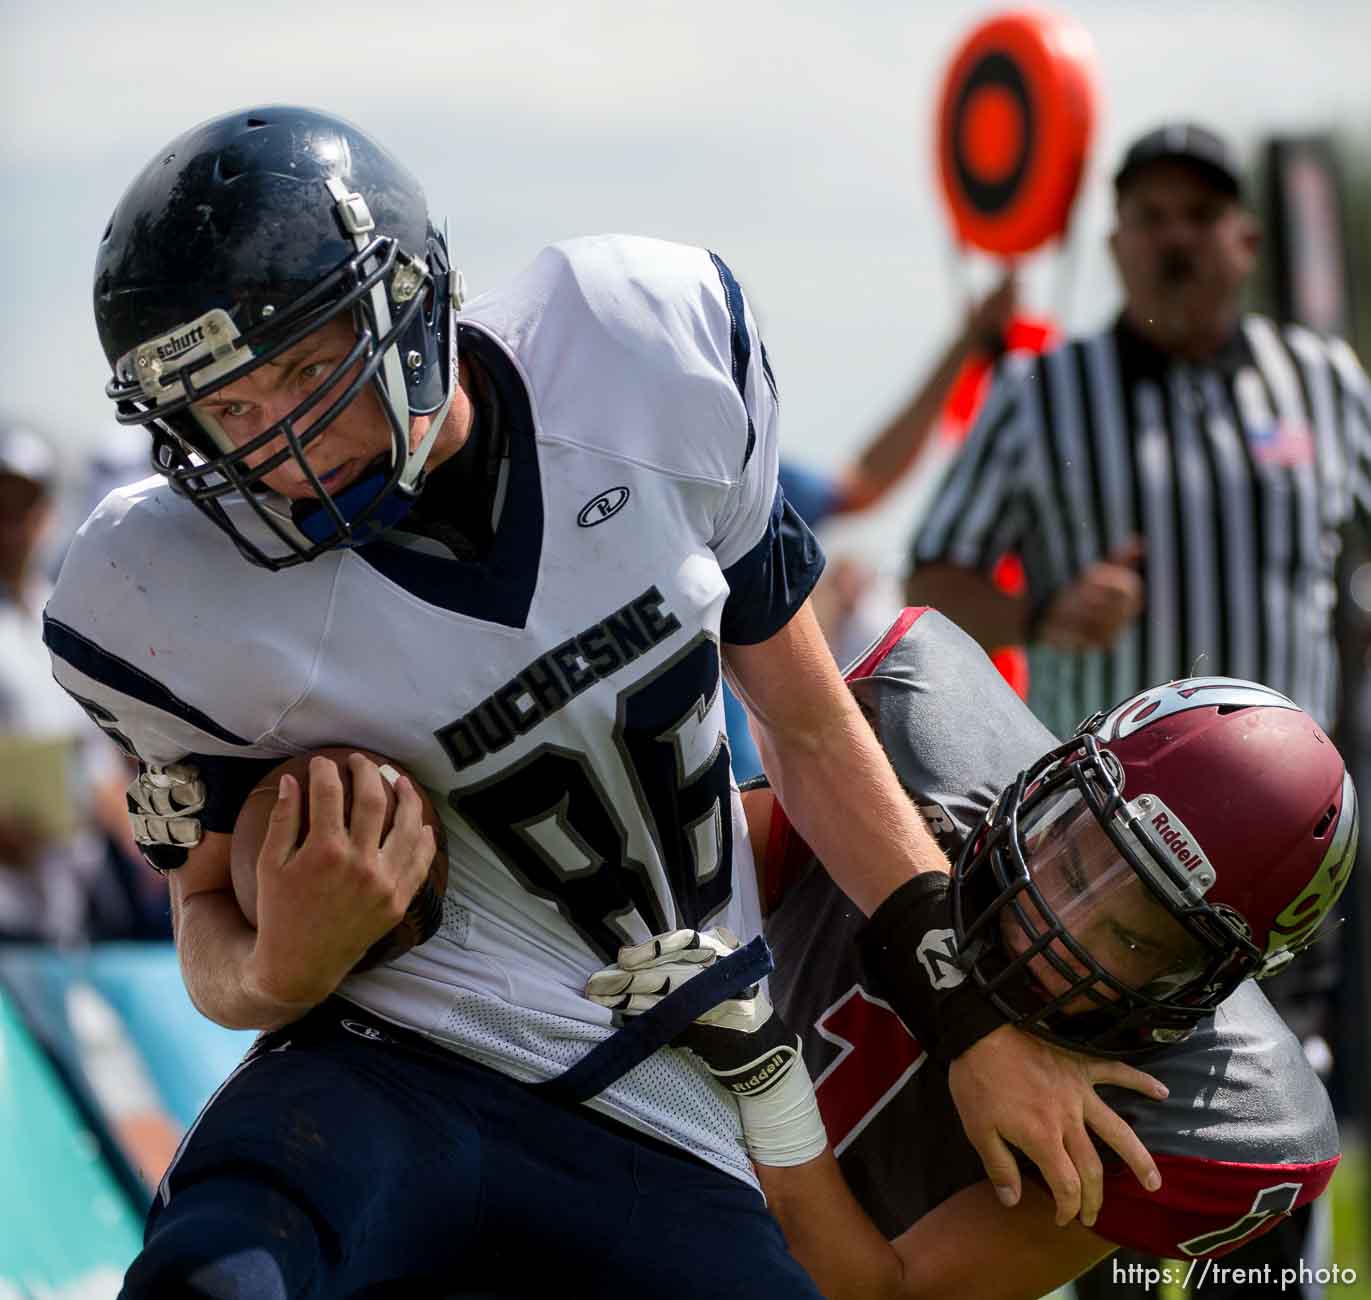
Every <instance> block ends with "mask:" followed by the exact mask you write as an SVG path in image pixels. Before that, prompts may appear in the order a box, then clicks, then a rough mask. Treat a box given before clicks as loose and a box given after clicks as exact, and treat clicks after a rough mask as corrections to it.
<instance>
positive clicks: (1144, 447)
mask: <svg viewBox="0 0 1371 1300" xmlns="http://www.w3.org/2000/svg"><path fill="white" fill-rule="evenodd" d="M1350 521H1355V522H1356V523H1358V524H1360V525H1361V526H1362V527H1363V528H1366V527H1367V525H1368V522H1369V521H1371V385H1369V384H1368V380H1367V377H1366V374H1365V372H1364V371H1363V370H1362V368H1361V366H1360V364H1359V363H1358V362H1357V359H1356V357H1355V356H1354V355H1353V353H1352V351H1351V349H1350V348H1348V346H1347V345H1346V344H1345V343H1343V342H1341V341H1339V340H1336V339H1334V340H1328V339H1324V338H1320V337H1319V336H1317V335H1315V334H1313V333H1311V332H1310V331H1308V330H1306V329H1303V328H1300V327H1297V326H1289V327H1279V326H1277V325H1275V324H1274V323H1272V322H1271V321H1269V320H1267V319H1266V318H1264V317H1262V316H1256V315H1249V316H1245V317H1244V318H1243V320H1242V323H1241V328H1240V329H1239V330H1238V331H1237V332H1236V333H1235V335H1234V337H1233V339H1232V340H1231V341H1230V343H1229V345H1228V346H1227V347H1226V348H1225V349H1224V350H1223V351H1222V353H1221V354H1220V355H1219V356H1217V357H1215V358H1214V359H1212V360H1211V361H1209V362H1207V363H1205V364H1203V365H1194V364H1188V363H1185V362H1181V361H1178V360H1175V359H1173V358H1170V357H1167V356H1166V355H1164V354H1163V353H1161V352H1159V351H1158V350H1157V349H1156V348H1154V347H1153V346H1152V345H1151V344H1149V343H1148V342H1146V341H1145V340H1144V339H1143V338H1141V336H1139V335H1138V334H1137V333H1136V331H1134V330H1132V329H1131V328H1130V327H1129V326H1128V324H1127V323H1126V322H1125V321H1123V320H1120V321H1119V322H1117V323H1116V324H1115V325H1114V326H1113V327H1112V328H1110V329H1108V330H1105V331H1103V332H1101V333H1099V334H1095V335H1091V336H1088V337H1085V338H1080V339H1073V340H1070V341H1069V342H1067V343H1065V344H1063V345H1062V346H1061V347H1059V348H1057V349H1055V350H1054V351H1052V352H1050V353H1048V354H1046V355H1045V356H1042V357H1027V356H1016V357H1011V358H1009V359H1007V361H1006V362H1005V363H1004V365H1003V367H1002V368H1001V372H1000V374H999V376H998V377H997V380H996V383H995V385H994V387H993V388H992V391H991V393H990V396H989V398H988V399H987V401H986V404H985V408H984V410H983V411H982V413H981V416H980V419H979V420H978V421H977V424H976V427H975V428H974V429H973V430H972V432H971V434H970V436H969V437H968V439H967V442H966V445H965V447H964V448H963V450H962V451H961V452H960V454H959V455H958V456H957V458H956V459H955V460H954V461H953V463H952V465H951V466H950V468H949V470H948V473H947V476H946V478H945V480H944V482H943V484H942V486H941V488H940V490H939V493H938V494H937V496H936V497H935V498H934V503H933V505H932V507H931V509H930V510H929V513H928V515H927V516H926V517H925V519H924V521H923V523H922V525H921V527H920V529H919V531H918V534H917V536H916V537H915V539H914V546H913V562H914V564H915V565H916V566H917V565H919V564H930V563H949V564H955V565H960V566H963V567H967V568H974V569H976V570H978V571H980V572H982V573H985V574H989V572H990V571H991V569H993V567H994V566H995V563H996V562H997V561H998V560H999V558H1000V557H1001V556H1002V555H1004V554H1005V553H1006V552H1007V551H1011V550H1017V551H1018V552H1019V553H1020V554H1021V555H1022V558H1023V562H1024V568H1025V571H1026V576H1027V582H1028V595H1029V600H1030V602H1031V603H1033V604H1035V605H1038V604H1040V603H1041V602H1043V601H1045V600H1046V599H1047V597H1048V596H1049V595H1050V593H1052V592H1054V591H1056V590H1057V589H1058V588H1059V587H1061V586H1062V585H1063V584H1065V583H1067V582H1068V581H1070V580H1071V579H1072V578H1073V577H1074V576H1075V575H1076V574H1078V573H1080V572H1081V570H1083V569H1084V568H1086V566H1088V565H1090V564H1092V563H1093V562H1095V561H1096V560H1100V559H1104V558H1105V557H1106V556H1107V555H1108V554H1109V553H1110V552H1111V551H1113V550H1115V549H1116V548H1118V547H1120V546H1122V545H1124V544H1125V543H1126V542H1127V540H1128V538H1129V537H1130V536H1131V535H1133V534H1140V535H1141V536H1142V537H1143V538H1144V540H1145V544H1146V559H1145V562H1144V572H1145V575H1146V593H1147V595H1146V607H1145V610H1144V613H1143V616H1142V617H1141V618H1140V619H1138V620H1137V622H1136V623H1134V624H1133V625H1132V626H1131V627H1130V628H1128V629H1127V630H1126V631H1125V632H1124V634H1123V636H1122V637H1121V638H1120V640H1119V641H1118V642H1117V643H1116V644H1115V646H1114V647H1113V648H1112V649H1111V650H1108V651H1093V652H1089V653H1072V652H1067V651H1061V650H1056V649H1053V648H1052V647H1049V646H1046V645H1041V644H1040V645H1035V646H1031V647H1030V649H1029V664H1030V673H1031V687H1030V699H1029V703H1030V704H1031V705H1032V706H1033V709H1034V712H1036V713H1037V714H1038V716H1039V717H1040V718H1041V719H1042V720H1043V721H1044V722H1045V723H1046V724H1047V726H1048V727H1050V728H1051V729H1052V730H1053V731H1054V732H1056V733H1057V734H1058V735H1065V734H1066V733H1068V732H1069V731H1070V730H1071V729H1072V728H1074V727H1075V725H1076V724H1077V723H1078V722H1079V721H1080V720H1081V719H1082V718H1084V717H1085V716H1087V715H1088V714H1090V713H1092V712H1094V711H1095V710H1096V709H1099V708H1104V707H1106V706H1108V705H1110V704H1113V703H1115V702H1117V701H1119V700H1121V699H1123V698H1125V697H1126V696H1128V695H1130V694H1133V693H1135V692H1137V691H1139V690H1142V689H1144V688H1145V687H1147V686H1150V685H1152V684H1154V683H1157V682H1161V681H1166V680H1168V679H1171V678H1175V677H1183V676H1187V675H1191V674H1196V673H1199V674H1204V675H1210V674H1216V675H1224V676H1233V677H1246V678H1252V679H1254V680H1257V681H1262V682H1265V683H1267V684H1268V685H1270V686H1273V687H1275V688H1276V689H1277V690H1280V691H1283V692H1285V693H1286V694H1288V695H1290V696H1292V697H1293V698H1294V699H1295V700H1296V702H1297V703H1299V704H1301V705H1302V706H1303V707H1305V708H1306V709H1308V710H1309V712H1310V713H1312V714H1313V715H1314V717H1315V718H1316V719H1318V720H1319V722H1320V723H1322V724H1323V725H1324V726H1325V727H1326V726H1328V725H1329V724H1330V722H1331V721H1332V718H1333V716H1334V708H1335V701H1336V696H1337V661H1336V651H1335V646H1334V642H1333V629H1332V611H1333V604H1334V595H1335V588H1334V565H1335V562H1336V560H1337V555H1338V551H1339V548H1340V544H1341V542H1340V531H1341V529H1342V528H1343V526H1344V525H1346V524H1347V523H1349V522H1350Z"/></svg>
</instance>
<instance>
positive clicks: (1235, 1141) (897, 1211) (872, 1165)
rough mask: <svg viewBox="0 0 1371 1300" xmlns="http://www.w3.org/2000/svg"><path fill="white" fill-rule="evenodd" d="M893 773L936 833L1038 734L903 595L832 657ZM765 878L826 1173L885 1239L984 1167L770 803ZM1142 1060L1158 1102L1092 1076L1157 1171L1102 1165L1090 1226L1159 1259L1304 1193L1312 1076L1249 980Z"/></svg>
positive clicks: (1313, 1186)
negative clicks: (885, 616)
mask: <svg viewBox="0 0 1371 1300" xmlns="http://www.w3.org/2000/svg"><path fill="white" fill-rule="evenodd" d="M848 679H849V681H850V682H851V684H852V688H853V691H854V693H855V694H856V695H857V697H858V700H859V702H860V703H861V704H862V706H863V708H864V709H865V710H866V711H867V712H868V714H869V715H870V716H871V717H872V718H873V719H874V721H875V723H876V725H877V727H878V729H879V732H880V737H881V741H882V743H883V744H884V746H885V748H886V750H887V752H888V753H889V754H890V756H891V760H892V762H893V764H894V766H895V770H896V772H897V774H898V775H899V777H900V779H901V781H902V782H903V783H904V785H905V787H906V788H907V789H908V790H909V791H910V793H911V794H912V795H913V796H914V798H915V800H916V802H917V803H918V804H919V805H920V807H921V808H922V809H923V810H924V813H925V816H926V817H927V819H928V820H929V822H930V824H931V825H933V826H934V828H935V831H936V832H937V834H938V836H939V838H940V840H941V841H942V843H943V845H944V847H945V848H952V847H955V845H956V844H957V842H958V841H959V839H960V837H961V836H962V835H964V834H965V833H966V832H967V830H968V829H969V827H970V826H971V825H972V824H973V823H974V821H975V820H976V819H977V818H978V817H979V816H980V815H981V813H982V812H984V810H985V809H986V808H987V807H988V806H989V804H990V802H991V800H992V799H993V798H994V797H995V795H996V794H997V793H998V792H999V790H1000V789H1001V788H1002V787H1003V786H1004V785H1005V784H1007V783H1008V782H1009V781H1010V780H1011V779H1012V778H1013V777H1014V776H1016V775H1017V774H1018V772H1019V771H1020V770H1021V769H1022V768H1024V767H1026V766H1028V764H1029V763H1031V762H1032V761H1034V760H1035V759H1037V758H1038V757H1040V756H1041V755H1042V754H1043V753H1044V752H1045V751H1046V750H1047V749H1049V748H1051V747H1052V745H1053V744H1055V741H1054V739H1053V737H1052V735H1051V734H1050V733H1049V732H1047V731H1046V729H1045V728H1043V727H1042V726H1041V724H1039V723H1038V722H1037V721H1036V719H1035V718H1034V717H1033V715H1032V714H1031V713H1030V712H1029V711H1028V709H1027V708H1026V707H1025V706H1024V705H1023V704H1022V703H1021V701H1020V700H1019V699H1018V697H1017V696H1015V695H1014V693H1013V692H1012V691H1011V690H1010V689H1009V688H1008V687H1007V686H1006V685H1005V684H1004V682H1003V681H1002V680H1001V678H1000V677H999V675H998V673H996V671H995V670H994V668H993V667H992V665H991V664H990V662H989V660H988V659H987V658H986V657H985V655H984V654H983V653H982V652H981V650H980V649H979V647H977V646H976V645H975V644H974V642H972V641H971V640H970V638H968V637H967V636H966V635H965V634H964V633H963V632H961V631H960V630H959V629H958V628H957V627H956V626H954V625H953V624H952V623H951V622H949V621H948V620H947V619H945V618H943V617H942V616H941V615H939V614H937V613H935V612H933V611H928V610H905V611H904V613H903V614H902V615H901V616H900V618H899V619H897V620H896V622H895V623H894V624H892V626H891V627H890V629H889V630H888V631H887V632H886V634H885V635H884V636H883V637H882V638H881V639H880V640H879V641H877V642H876V644H875V645H874V646H873V647H872V648H871V650H870V651H868V652H867V654H866V655H864V656H863V657H862V658H861V660H859V661H858V663H857V664H856V665H855V667H853V668H852V669H850V670H849V673H848ZM768 875H769V877H770V878H769V879H768V881H767V893H768V895H769V896H770V897H772V898H775V897H778V896H780V895H781V894H783V895H784V898H783V901H782V902H781V903H780V905H779V906H778V907H777V908H776V909H775V910H774V911H773V913H772V915H771V917H770V919H769V920H768V922H767V937H768V938H769V939H770V941H771V944H772V947H773V948H774V950H775V954H776V963H777V969H776V974H775V975H773V976H772V980H771V991H772V995H773V997H774V999H775V1001H776V1004H777V1006H778V1007H779V1008H780V1010H781V1013H782V1015H783V1016H784V1017H785V1018H786V1020H787V1021H789V1023H790V1024H791V1025H793V1026H794V1027H795V1028H796V1029H802V1030H803V1033H804V1044H805V1060H806V1064H807V1065H808V1067H809V1070H810V1074H811V1075H812V1077H813V1078H814V1081H815V1087H816V1091H817V1093H818V1098H819V1106H820V1109H821V1111H822V1112H823V1117H824V1123H825V1125H826V1126H827V1128H828V1134H829V1138H830V1140H831V1141H832V1143H833V1146H834V1149H835V1151H836V1152H837V1155H838V1159H839V1162H840V1163H841V1165H842V1168H843V1172H844V1174H845V1175H846V1177H847V1180H848V1182H849V1183H850V1184H851V1186H852V1189H853V1191H854V1192H855V1193H856V1195H857V1198H858V1200H859V1201H860V1202H861V1203H862V1205H863V1206H864V1207H865V1209H866V1210H867V1212H868V1213H869V1214H870V1215H871V1217H872V1218H873V1219H874V1220H875V1222H876V1224H877V1225H878V1226H879V1227H880V1229H881V1230H882V1231H883V1232H885V1233H886V1234H887V1235H890V1236H894V1235H895V1234H897V1233H899V1232H901V1231H903V1230H904V1229H905V1228H907V1227H909V1225H910V1224H912V1223H913V1222H915V1220H917V1219H918V1218H920V1217H921V1216H922V1215H924V1214H926V1213H927V1212H928V1211H930V1210H931V1209H933V1208H934V1207H935V1206H936V1205H938V1204H940V1203H941V1202H942V1201H944V1200H946V1199H947V1198H948V1197H950V1196H952V1195H953V1194H954V1193H955V1192H957V1191H959V1190H960V1189H961V1188H963V1187H966V1186H969V1185H970V1184H972V1183H975V1182H978V1181H980V1180H981V1179H982V1178H983V1177H984V1173H983V1171H982V1168H981V1163H980V1159H979V1157H978V1156H977V1155H976V1152H975V1151H974V1149H973V1148H972V1146H971V1144H970V1143H969V1142H968V1141H967V1140H966V1137H965V1135H964V1134H963V1132H962V1128H961V1122H960V1120H959V1119H958V1117H957V1112H956V1108H955V1107H954V1105H953V1103H952V1099H951V1096H950V1094H949V1091H948V1087H947V1075H946V1073H945V1072H944V1071H943V1070H941V1069H940V1068H939V1067H938V1066H937V1065H936V1064H935V1063H933V1062H931V1061H930V1060H929V1059H928V1057H927V1056H926V1055H925V1053H924V1052H923V1050H922V1048H921V1047H920V1045H919V1044H918V1042H917V1041H915V1039H914V1038H913V1037H912V1036H911V1035H910V1034H909V1032H908V1030H906V1029H905V1027H904V1026H903V1025H902V1024H901V1022H900V1021H899V1020H898V1019H897V1018H896V1016H895V1015H894V1013H893V1012H892V1011H891V1010H890V1008H889V1007H888V1006H887V1005H886V1004H885V1003H884V1002H882V1001H881V1000H880V999H879V998H876V997H873V996H872V995H871V994H870V993H869V992H868V991H867V990H866V989H865V987H864V986H863V982H862V972H861V967H860V964H859V962H858V958H857V953H856V948H855V943H854V940H855V937H856V934H857V930H858V929H859V927H860V926H861V924H862V920H863V918H862V915H861V913H860V912H859V911H858V910H857V908H855V907H854V906H853V905H852V904H851V903H850V902H849V901H848V899H847V898H846V897H845V896H844V895H843V894H842V893H841V892H840V891H839V890H838V889H837V888H836V887H835V886H834V885H833V884H832V883H831V881H830V880H829V878H828V876H827V875H826V873H825V872H824V871H823V870H822V869H820V868H819V867H818V864H817V863H816V862H815V861H814V860H813V858H812V855H810V854H809V852H808V850H807V848H806V847H805V846H804V844H803V842H802V841H800V840H799V839H798V837H797V836H795V835H794V833H793V832H792V831H791V830H790V828H789V826H788V824H787V823H786V822H785V820H784V814H782V813H781V812H780V811H779V808H778V810H777V814H776V820H775V822H774V824H773V826H772V835H771V851H770V852H769V853H768ZM1145 1067H1146V1069H1148V1070H1149V1071H1150V1072H1151V1073H1153V1074H1155V1075H1156V1076H1157V1077H1158V1078H1160V1079H1162V1080H1163V1081H1164V1082H1165V1083H1166V1084H1167V1086H1168V1087H1169V1088H1170V1090H1171V1092H1170V1096H1169V1097H1168V1098H1167V1099H1166V1100H1165V1101H1164V1102H1154V1101H1145V1100H1143V1099H1141V1098H1139V1097H1138V1096H1137V1095H1136V1094H1134V1093H1129V1092H1124V1091H1122V1090H1114V1089H1106V1090H1105V1091H1104V1095H1105V1096H1106V1099H1107V1100H1108V1101H1109V1102H1110V1104H1111V1105H1113V1106H1114V1107H1115V1108H1116V1109H1117V1110H1118V1111H1119V1112H1120V1113H1121V1114H1122V1115H1123V1116H1124V1118H1125V1119H1127V1120H1128V1122H1129V1123H1130V1124H1132V1125H1133V1127H1134V1129H1135V1131H1136V1132H1137V1134H1138V1136H1139V1137H1140V1138H1141V1139H1142V1141H1143V1142H1144V1144H1146V1146H1147V1147H1148V1149H1149V1150H1150V1151H1151V1152H1152V1154H1153V1156H1154V1157H1155V1159H1156V1161H1157V1166H1158V1168H1159V1169H1160V1170H1161V1174H1162V1188H1161V1190H1160V1191H1159V1192H1156V1193H1148V1192H1145V1191H1144V1190H1143V1189H1142V1188H1141V1187H1140V1186H1139V1185H1138V1183H1137V1181H1136V1180H1135V1179H1134V1178H1133V1175H1132V1174H1131V1173H1130V1172H1129V1171H1128V1170H1127V1169H1126V1168H1124V1167H1123V1166H1122V1165H1120V1164H1115V1165H1113V1166H1111V1165H1109V1164H1106V1180H1105V1197H1104V1206H1103V1209H1102V1210H1101V1213H1100V1216H1099V1219H1098V1220H1097V1222H1096V1224H1095V1231H1096V1232H1097V1233H1099V1234H1100V1235H1101V1236H1103V1237H1105V1238H1107V1239H1108V1240H1110V1241H1112V1242H1115V1243H1117V1244H1118V1245H1121V1246H1131V1247H1134V1248H1136V1249H1140V1250H1145V1251H1148V1252H1150V1253H1152V1254H1156V1255H1161V1256H1165V1257H1169V1258H1182V1259H1184V1258H1186V1257H1190V1256H1196V1255H1214V1254H1222V1253H1224V1252H1225V1251H1227V1250H1230V1249H1232V1248H1233V1247H1234V1246H1236V1245H1238V1244H1239V1243H1240V1242H1242V1241H1246V1240H1248V1239H1250V1238H1251V1237H1253V1236H1255V1235H1257V1234H1258V1233H1260V1232H1262V1231H1264V1230H1265V1229H1266V1228H1268V1227H1269V1226H1271V1225H1272V1224H1273V1223H1274V1222H1275V1221H1276V1219H1277V1218H1278V1217H1279V1216H1280V1215H1282V1214H1285V1213H1288V1212H1289V1211H1291V1210H1292V1209H1294V1208H1295V1207H1296V1206H1298V1205H1302V1204H1304V1203H1305V1202H1307V1201H1311V1200H1313V1199H1314V1198H1315V1197H1317V1196H1318V1195H1319V1194H1320V1193H1321V1192H1322V1191H1323V1190H1324V1188H1325V1187H1326V1186H1327V1185H1328V1180H1329V1178H1330V1177H1331V1176H1332V1172H1333V1169H1334V1167H1335V1166H1336V1164H1337V1162H1338V1134H1337V1128H1336V1126H1335V1123H1334V1119H1333V1112H1332V1108H1331V1106H1330V1105H1329V1101H1328V1096H1327V1094H1326V1093H1325V1092H1324V1089H1323V1085H1322V1084H1321V1083H1320V1082H1319V1079H1318V1077H1317V1076H1316V1075H1315V1073H1314V1071H1313V1069H1312V1068H1311V1067H1310V1066H1309V1064H1308V1062H1307V1061H1306V1060H1305V1057H1304V1053H1303V1051H1302V1050H1301V1048H1300V1044H1299V1042H1298V1040H1297V1039H1296V1038H1295V1036H1294V1035H1293V1034H1292V1033H1291V1032H1290V1030H1289V1029H1288V1028H1287V1027H1286V1025H1285V1024H1284V1022H1283V1021H1282V1020H1281V1019H1280V1017H1279V1016H1278V1015H1277V1014H1276V1012H1275V1011H1274V1010H1273V1009H1272V1007H1271V1004H1270V1003H1269V1002H1268V1001H1267V999H1266V997H1265V996H1264V995H1263V994H1262V992H1261V990H1260V989H1259V988H1258V987H1257V985H1256V984H1255V983H1252V982H1251V981H1249V982H1247V983H1246V984H1244V985H1242V986H1241V987H1240V988H1239V989H1238V990H1237V991H1236V992H1235V993H1234V994H1233V995H1232V996H1231V997H1230V998H1229V999H1228V1000H1227V1001H1226V1002H1225V1003H1224V1004H1223V1005H1222V1006H1220V1007H1219V1008H1218V1010H1217V1011H1216V1012H1215V1013H1214V1015H1213V1016H1211V1017H1209V1018H1208V1019H1206V1020H1204V1021H1202V1022H1201V1024H1200V1025H1199V1027H1198V1028H1197V1029H1196V1030H1195V1032H1194V1033H1192V1034H1191V1035H1190V1036H1189V1037H1188V1038H1187V1039H1185V1040H1184V1041H1183V1042H1180V1043H1177V1044H1175V1045H1173V1046H1170V1047H1167V1048H1164V1049H1161V1050H1159V1051H1158V1052H1157V1053H1156V1054H1155V1055H1154V1056H1151V1057H1149V1058H1148V1059H1147V1061H1146V1062H1145Z"/></svg>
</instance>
